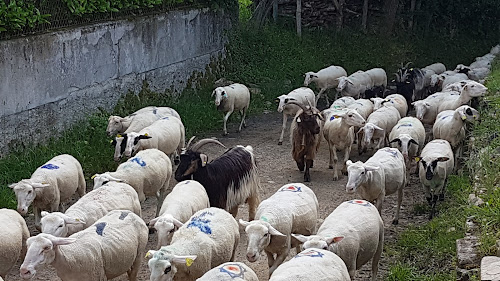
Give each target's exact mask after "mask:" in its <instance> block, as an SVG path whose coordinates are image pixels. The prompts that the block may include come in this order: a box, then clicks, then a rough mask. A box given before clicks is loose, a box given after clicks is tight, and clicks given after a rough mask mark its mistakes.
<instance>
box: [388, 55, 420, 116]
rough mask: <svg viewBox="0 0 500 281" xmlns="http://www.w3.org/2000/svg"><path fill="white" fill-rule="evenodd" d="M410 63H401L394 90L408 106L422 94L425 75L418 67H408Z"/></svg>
mask: <svg viewBox="0 0 500 281" xmlns="http://www.w3.org/2000/svg"><path fill="white" fill-rule="evenodd" d="M409 65H410V63H407V64H406V65H405V66H403V65H401V67H400V68H399V69H398V72H397V73H396V74H395V75H396V80H395V82H396V92H397V93H398V94H400V95H402V96H403V97H405V99H406V103H407V104H408V107H410V105H411V103H412V102H414V101H416V100H420V99H422V98H423V95H424V91H425V89H424V82H425V75H424V73H423V72H422V70H420V69H419V68H408V66H409Z"/></svg>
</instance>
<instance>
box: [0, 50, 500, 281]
mask: <svg viewBox="0 0 500 281" xmlns="http://www.w3.org/2000/svg"><path fill="white" fill-rule="evenodd" d="M499 53H500V45H497V46H495V47H493V48H492V50H491V52H490V53H489V54H487V55H485V56H483V57H479V58H477V59H476V61H475V62H473V63H472V64H471V65H470V66H464V65H458V66H457V68H456V69H455V70H454V71H446V69H445V67H444V65H442V64H440V63H437V64H433V65H430V66H428V67H425V68H422V69H418V68H409V67H408V65H406V66H402V67H401V68H400V69H399V70H398V73H396V79H395V80H394V82H395V84H396V91H397V94H390V95H387V96H385V98H381V97H377V96H383V95H384V93H385V92H386V91H387V90H386V87H387V76H386V73H385V71H384V70H383V69H381V68H374V69H371V70H368V71H358V72H355V73H353V74H351V75H349V76H347V73H346V71H345V70H344V69H343V68H342V67H339V66H331V67H328V68H325V69H322V70H320V71H318V72H308V73H306V74H305V81H304V85H305V86H307V85H309V83H311V82H315V83H316V84H317V86H318V88H319V89H320V92H319V94H318V95H317V96H316V95H315V94H314V92H313V91H312V90H311V89H309V88H307V87H302V88H298V89H295V90H293V91H291V92H290V93H289V94H287V95H282V96H279V97H278V98H277V99H276V101H277V102H278V111H279V112H283V129H282V132H281V135H280V138H279V143H278V144H280V145H281V144H282V142H283V135H284V130H285V128H286V121H287V116H288V115H291V116H293V121H292V126H291V129H290V131H291V133H290V138H291V146H292V157H293V159H294V160H295V161H296V163H297V167H298V169H299V170H300V171H304V182H308V181H310V180H311V176H310V172H309V169H310V168H311V167H312V166H313V161H314V158H315V154H316V153H317V151H318V147H319V144H320V142H321V139H322V138H323V137H324V138H325V140H326V141H327V143H328V146H329V152H330V161H329V167H330V168H332V169H333V180H338V179H339V170H341V173H342V174H346V175H347V176H348V181H347V185H346V192H348V193H357V194H358V195H359V196H360V197H361V198H362V200H350V201H346V202H344V203H342V204H340V205H339V206H338V207H337V208H336V209H335V210H334V211H333V212H332V213H331V214H330V215H329V216H328V217H327V218H326V219H325V220H324V222H323V223H322V225H321V226H320V227H319V229H317V230H316V221H317V218H318V200H317V198H316V195H315V193H314V191H313V190H311V189H310V188H309V187H308V186H306V185H305V184H303V183H291V184H286V185H284V186H282V187H280V188H279V189H278V190H277V191H276V192H275V193H274V194H273V195H272V196H271V197H269V198H268V199H266V200H264V201H262V202H260V198H259V185H260V180H259V171H258V169H257V166H256V163H255V157H254V154H253V149H252V147H251V146H246V147H244V146H240V145H238V146H235V147H232V148H230V149H228V150H227V151H226V152H225V153H224V154H222V155H221V156H220V157H218V158H216V159H214V160H213V161H211V162H208V157H207V155H206V154H205V153H203V151H202V148H203V147H204V146H206V145H209V144H212V145H217V146H222V147H224V148H225V146H224V144H222V143H221V142H219V141H218V140H215V139H203V140H200V141H198V142H196V143H193V140H194V137H193V138H191V139H190V140H189V141H188V143H187V144H186V143H185V128H184V125H183V123H182V119H181V116H179V114H178V113H177V112H176V111H175V110H174V109H172V108H168V107H155V106H150V107H146V108H143V109H141V110H139V111H137V112H135V113H133V114H131V115H129V116H127V117H123V118H122V117H119V116H111V117H110V118H109V120H108V121H109V123H108V128H107V133H108V135H110V136H115V138H114V140H113V142H112V144H113V146H114V147H115V153H114V159H115V160H116V161H119V160H120V159H121V158H122V157H124V156H125V157H128V158H129V159H128V160H127V161H126V162H123V163H122V164H120V165H119V166H118V168H117V170H116V171H114V172H104V173H102V174H96V175H94V176H93V177H92V179H93V180H94V188H93V190H92V191H90V192H88V193H86V192H85V187H86V186H85V179H84V174H83V171H82V167H81V165H80V163H79V162H78V161H77V160H76V159H75V158H74V157H73V156H71V155H66V154H64V155H59V156H56V157H54V158H52V159H50V160H49V161H48V162H46V163H45V164H44V165H42V166H40V167H39V168H38V169H37V170H36V171H35V172H34V173H33V174H32V176H31V178H30V179H23V180H21V181H19V182H17V183H14V184H11V185H10V186H9V187H10V188H12V189H13V190H14V192H15V194H16V198H17V202H18V206H17V212H16V211H13V210H8V209H1V210H0V220H1V221H2V223H3V225H4V226H3V227H2V229H1V230H0V237H2V238H3V242H2V244H1V246H0V247H1V252H2V253H4V254H3V256H1V257H0V258H1V259H2V260H1V262H0V280H1V278H2V277H5V275H6V274H7V273H8V272H9V270H10V269H11V268H12V267H13V265H14V264H15V262H16V261H17V259H18V258H19V257H20V256H21V257H24V262H23V263H22V265H21V267H20V269H19V270H20V275H21V277H22V278H24V279H30V278H32V277H34V276H35V274H36V270H37V268H39V267H41V266H42V265H46V264H50V265H52V266H53V267H54V268H55V269H56V271H57V275H58V276H59V277H60V278H61V279H62V280H65V281H66V280H107V279H112V278H115V277H117V276H119V275H122V274H124V273H127V274H128V277H129V280H136V276H137V273H138V270H139V267H140V263H141V260H142V259H143V257H144V253H145V250H147V249H145V247H146V243H147V240H148V232H149V231H152V230H153V229H154V230H156V233H157V241H158V244H157V245H158V246H157V249H156V250H149V251H147V254H146V257H147V258H149V262H148V266H149V269H150V271H151V277H150V280H152V281H153V280H155V281H156V280H258V279H257V276H256V274H255V273H254V272H253V271H252V269H250V268H249V267H248V266H246V265H245V264H243V263H241V262H235V261H234V259H235V251H236V247H237V245H238V242H239V239H240V233H239V225H242V226H243V227H245V232H246V234H247V237H248V247H247V254H246V257H247V260H248V261H250V262H255V261H257V260H258V259H259V258H260V256H261V255H262V254H263V253H265V254H266V256H267V259H268V265H269V275H270V280H274V281H276V280H352V279H354V276H355V274H356V270H357V269H359V268H360V267H361V266H362V265H363V264H365V263H367V262H368V261H371V263H372V274H371V276H372V280H376V277H377V272H378V262H379V259H380V256H381V253H382V249H383V243H384V224H383V221H382V218H381V216H380V213H381V210H382V204H383V201H384V197H385V196H386V195H391V194H393V193H397V194H398V206H397V210H396V214H395V218H394V220H393V223H394V224H397V223H398V219H399V209H400V205H401V201H402V196H403V188H404V186H405V185H406V182H407V181H408V176H409V174H410V170H411V168H412V166H415V169H416V172H418V174H419V178H420V181H421V183H422V185H423V187H424V189H425V194H426V198H427V200H428V202H429V204H431V206H432V211H431V217H432V216H433V215H434V211H435V210H434V209H435V205H436V203H437V201H441V200H443V199H444V187H445V185H446V179H447V177H448V176H449V175H450V174H451V173H453V171H454V169H455V168H456V165H457V157H459V156H460V153H461V146H462V141H463V140H464V138H465V122H473V121H475V120H477V119H478V118H479V113H478V111H477V110H475V109H474V108H472V107H470V106H469V105H467V104H468V103H469V101H470V100H471V99H472V98H474V97H480V96H482V95H484V93H485V92H486V87H485V86H483V85H482V84H481V83H482V82H483V80H484V78H485V77H486V75H487V74H488V73H489V68H490V66H491V62H492V60H493V59H494V58H495V56H496V55H497V54H499ZM332 88H336V89H337V91H338V93H340V94H341V95H342V97H341V98H339V99H336V100H335V101H334V102H333V103H332V105H331V106H329V107H328V108H327V109H325V110H323V111H320V110H318V109H317V108H316V103H317V102H318V100H319V98H320V97H321V95H322V94H325V98H326V103H327V104H328V103H329V101H328V98H327V97H326V91H327V90H328V89H332ZM213 95H215V104H216V105H217V108H218V109H219V110H221V111H223V112H224V113H225V115H224V134H227V129H226V121H227V119H228V118H229V116H230V115H231V113H232V112H234V111H235V110H236V111H240V113H241V115H242V118H241V124H240V126H239V130H241V129H242V127H243V126H245V114H246V111H247V109H248V107H249V103H250V92H249V90H248V88H247V87H245V86H244V85H242V84H231V85H229V86H225V87H218V88H216V89H215V90H214V92H213ZM328 105H329V104H328ZM412 106H413V107H414V108H415V111H416V118H415V117H406V115H407V114H408V109H409V108H411V107H412ZM432 124H433V127H432V132H431V133H429V134H427V135H426V131H425V128H424V125H432ZM426 140H430V141H429V142H427V144H425V143H426ZM354 143H357V146H358V151H359V153H360V154H362V153H367V151H368V150H371V149H373V150H374V154H373V156H372V157H371V158H369V159H368V160H367V161H366V162H364V163H363V162H361V161H357V162H355V163H353V162H352V161H350V160H349V155H350V152H351V147H352V145H353V144H354ZM389 146H391V147H389ZM339 156H341V157H340V159H339ZM415 160H416V161H415ZM415 163H417V164H416V165H415ZM175 165H177V168H176V170H175V172H174V169H173V167H174V166H175ZM172 176H174V178H175V179H176V180H177V181H178V183H177V185H175V186H174V188H173V189H172V191H171V192H170V193H168V194H167V189H168V187H169V184H170V180H171V178H172ZM75 193H78V194H79V196H80V199H79V200H78V201H76V203H74V204H73V205H72V206H70V207H69V208H68V209H67V210H65V211H64V210H63V207H62V204H61V203H62V202H64V201H67V200H68V199H70V197H71V196H72V195H73V194H75ZM146 196H155V197H156V198H157V209H156V216H155V218H154V219H152V220H151V221H149V222H147V223H146V222H145V221H144V220H143V219H142V218H141V203H142V202H144V200H145V197H146ZM370 202H375V203H374V204H375V205H372V203H370ZM244 203H247V204H248V206H249V221H244V220H239V222H237V221H236V220H235V219H234V217H236V215H237V212H238V206H239V205H241V204H244ZM29 206H32V207H33V212H34V215H35V227H36V228H37V229H38V230H41V232H42V233H40V234H38V235H36V236H33V237H29V236H30V233H29V231H28V228H27V225H26V222H25V220H24V218H23V217H21V215H20V214H22V215H25V214H26V213H27V211H28V207H29ZM19 213H20V214H19ZM292 247H295V248H296V251H297V255H296V256H295V257H294V258H293V259H291V260H290V261H287V262H284V260H285V258H286V257H287V255H288V254H289V252H290V249H291V248H292ZM301 250H302V251H301Z"/></svg>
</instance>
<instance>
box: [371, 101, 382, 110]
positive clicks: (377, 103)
mask: <svg viewBox="0 0 500 281" xmlns="http://www.w3.org/2000/svg"><path fill="white" fill-rule="evenodd" d="M370 100H371V101H372V102H373V111H375V110H377V109H379V108H381V107H382V102H383V101H384V99H383V98H371V99H370Z"/></svg>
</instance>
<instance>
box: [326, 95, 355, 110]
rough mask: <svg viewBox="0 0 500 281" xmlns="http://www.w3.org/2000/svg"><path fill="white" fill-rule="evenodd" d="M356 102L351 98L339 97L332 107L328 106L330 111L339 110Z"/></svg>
mask: <svg viewBox="0 0 500 281" xmlns="http://www.w3.org/2000/svg"><path fill="white" fill-rule="evenodd" d="M355 101H356V100H355V99H354V98H353V97H340V98H338V99H336V100H335V101H334V102H333V103H332V105H330V108H331V109H340V108H346V107H348V106H349V105H351V104H353V103H354V102H355Z"/></svg>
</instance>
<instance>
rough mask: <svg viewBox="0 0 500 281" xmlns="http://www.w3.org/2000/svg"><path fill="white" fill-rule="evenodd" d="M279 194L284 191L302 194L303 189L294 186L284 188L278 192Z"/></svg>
mask: <svg viewBox="0 0 500 281" xmlns="http://www.w3.org/2000/svg"><path fill="white" fill-rule="evenodd" d="M278 191H279V192H282V191H291V192H302V188H301V187H300V186H294V185H289V186H284V187H282V188H280V190H278Z"/></svg>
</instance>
